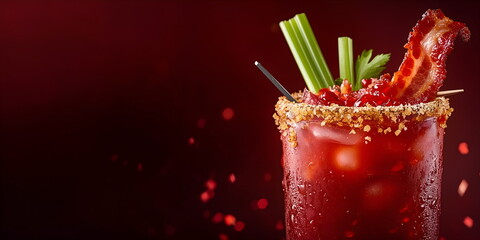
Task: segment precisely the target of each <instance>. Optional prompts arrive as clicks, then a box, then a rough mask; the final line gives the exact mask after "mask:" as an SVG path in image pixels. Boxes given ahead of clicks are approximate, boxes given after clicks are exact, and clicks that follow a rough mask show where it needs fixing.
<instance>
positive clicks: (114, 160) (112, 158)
mask: <svg viewBox="0 0 480 240" xmlns="http://www.w3.org/2000/svg"><path fill="white" fill-rule="evenodd" d="M110 160H111V161H112V162H116V161H117V160H118V154H113V155H112V156H111V157H110Z"/></svg>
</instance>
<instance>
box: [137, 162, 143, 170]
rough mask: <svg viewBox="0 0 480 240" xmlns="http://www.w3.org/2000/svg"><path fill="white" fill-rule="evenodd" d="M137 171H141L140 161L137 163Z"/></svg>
mask: <svg viewBox="0 0 480 240" xmlns="http://www.w3.org/2000/svg"><path fill="white" fill-rule="evenodd" d="M137 171H139V172H141V171H143V165H142V164H141V163H137Z"/></svg>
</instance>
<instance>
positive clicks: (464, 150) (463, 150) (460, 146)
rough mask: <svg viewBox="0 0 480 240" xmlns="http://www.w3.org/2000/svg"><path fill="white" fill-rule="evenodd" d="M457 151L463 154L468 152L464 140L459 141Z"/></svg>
mask: <svg viewBox="0 0 480 240" xmlns="http://www.w3.org/2000/svg"><path fill="white" fill-rule="evenodd" d="M458 151H459V152H460V153H461V154H463V155H466V154H468V152H469V150H468V144H467V143H466V142H461V143H460V144H458Z"/></svg>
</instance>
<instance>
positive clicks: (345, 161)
mask: <svg viewBox="0 0 480 240" xmlns="http://www.w3.org/2000/svg"><path fill="white" fill-rule="evenodd" d="M333 161H334V165H335V166H336V167H337V168H338V169H339V170H342V171H355V170H357V169H358V168H359V167H360V156H359V151H358V148H357V147H355V146H339V147H337V148H336V149H335V151H334V154H333Z"/></svg>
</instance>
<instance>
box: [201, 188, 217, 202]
mask: <svg viewBox="0 0 480 240" xmlns="http://www.w3.org/2000/svg"><path fill="white" fill-rule="evenodd" d="M214 195H215V192H214V191H213V190H207V191H205V192H202V193H201V194H200V200H202V202H203V203H206V202H208V201H209V200H210V199H212V198H213V196H214Z"/></svg>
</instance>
